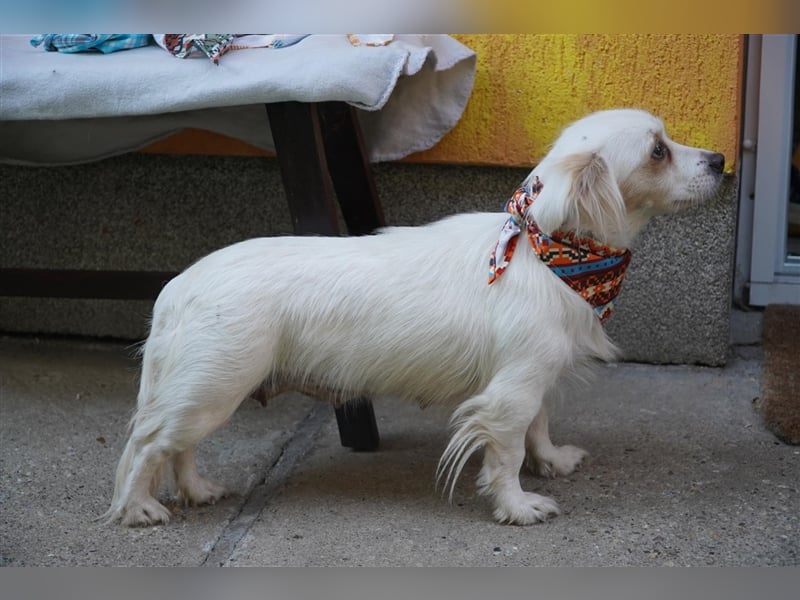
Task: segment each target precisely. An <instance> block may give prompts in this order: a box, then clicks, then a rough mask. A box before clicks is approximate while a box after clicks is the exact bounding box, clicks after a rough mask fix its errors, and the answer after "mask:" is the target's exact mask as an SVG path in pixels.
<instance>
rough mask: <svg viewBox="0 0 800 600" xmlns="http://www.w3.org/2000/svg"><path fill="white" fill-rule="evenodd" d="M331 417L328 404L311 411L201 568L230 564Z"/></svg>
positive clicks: (250, 494)
mask: <svg viewBox="0 0 800 600" xmlns="http://www.w3.org/2000/svg"><path fill="white" fill-rule="evenodd" d="M332 416H333V413H332V412H331V407H330V406H329V405H328V404H327V403H320V404H319V405H317V406H315V407H314V408H312V409H311V411H310V412H309V413H308V414H307V415H306V416H305V418H304V419H303V422H302V423H301V424H300V425H299V426H298V428H297V430H296V431H295V434H294V435H293V436H292V437H291V438H290V439H289V441H287V442H286V444H285V445H284V447H283V448H282V449H281V452H280V454H279V456H278V458H277V459H276V460H275V462H274V463H273V464H272V465H270V466H269V468H268V469H267V474H266V477H265V478H264V481H263V482H262V483H260V484H258V485H256V486H254V487H253V489H252V490H251V491H250V493H249V494H248V495H247V498H246V499H245V501H244V503H243V504H242V506H241V508H240V510H239V512H238V513H237V514H236V515H235V516H234V517H233V518H232V519H231V520H230V521H229V522H228V524H227V525H226V526H225V528H224V529H223V530H222V533H221V534H220V535H219V537H218V538H217V541H216V542H215V543H214V546H213V547H212V548H211V550H209V552H208V554H206V556H205V558H204V559H203V561H202V562H201V563H200V566H203V567H221V566H227V565H228V564H229V563H230V560H231V558H232V557H233V553H234V552H235V551H236V548H237V547H238V546H239V543H240V542H241V541H242V539H243V538H244V536H245V535H247V532H248V531H250V528H251V527H252V526H253V523H255V522H256V520H257V519H258V518H259V517H260V516H261V513H263V512H264V509H265V508H266V507H267V505H268V504H269V502H270V500H272V499H273V498H274V497H275V496H277V495H278V494H279V493H280V491H281V489H282V488H283V486H284V484H285V483H286V481H287V480H288V479H289V476H290V475H291V474H292V472H293V471H294V468H295V466H296V465H297V463H298V461H299V460H300V459H301V458H302V457H303V456H304V455H305V454H306V452H308V451H309V450H310V449H311V446H312V445H313V443H314V441H315V439H316V435H317V432H318V431H319V430H320V429H321V428H322V426H323V425H325V423H327V422H328V421H329V420H330V419H331V418H332Z"/></svg>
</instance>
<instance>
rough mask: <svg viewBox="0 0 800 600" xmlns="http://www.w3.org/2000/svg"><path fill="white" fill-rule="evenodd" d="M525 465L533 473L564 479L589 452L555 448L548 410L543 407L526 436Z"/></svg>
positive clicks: (571, 448) (569, 447)
mask: <svg viewBox="0 0 800 600" xmlns="http://www.w3.org/2000/svg"><path fill="white" fill-rule="evenodd" d="M525 448H526V454H525V465H526V466H527V467H528V469H530V470H531V471H532V472H533V473H535V474H537V475H541V476H543V477H558V476H561V477H564V476H566V475H569V474H570V473H572V472H573V471H574V470H575V469H577V468H578V467H579V466H580V465H581V463H582V462H583V460H584V459H585V458H586V457H587V456H588V452H586V450H583V449H581V448H578V447H576V446H554V445H553V442H552V441H550V433H549V429H548V421H547V409H546V408H545V407H544V406H542V409H541V410H540V411H539V414H537V415H536V418H534V419H533V421H532V422H531V424H530V427H528V431H527V433H526V434H525Z"/></svg>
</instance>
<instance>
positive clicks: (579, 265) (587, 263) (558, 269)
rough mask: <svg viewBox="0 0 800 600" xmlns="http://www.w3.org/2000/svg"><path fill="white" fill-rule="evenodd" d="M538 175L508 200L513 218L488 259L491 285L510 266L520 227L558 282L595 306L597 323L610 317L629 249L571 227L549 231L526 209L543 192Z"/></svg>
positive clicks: (507, 206) (625, 267) (509, 220)
mask: <svg viewBox="0 0 800 600" xmlns="http://www.w3.org/2000/svg"><path fill="white" fill-rule="evenodd" d="M542 187H543V184H542V182H541V181H540V180H539V178H538V177H534V178H533V181H531V182H529V183H528V184H527V185H526V186H524V187H521V188H520V189H518V190H517V191H516V192H514V195H513V196H511V199H510V200H509V201H508V203H507V204H506V212H508V213H509V214H510V215H511V216H510V217H509V218H508V220H507V221H506V223H505V225H503V229H502V231H501V232H500V239H499V240H498V241H497V245H496V246H495V248H494V250H493V251H492V254H491V257H490V259H489V284H491V283H492V282H494V281H495V280H496V279H497V278H498V277H500V275H502V274H503V271H505V270H506V268H507V267H508V263H509V261H511V257H512V256H513V254H514V250H515V249H516V247H517V241H518V239H519V233H520V231H521V230H522V228H523V227H524V228H525V229H526V230H527V232H528V239H529V240H530V242H531V246H532V247H533V250H534V252H536V255H537V256H538V257H539V259H540V260H541V261H542V262H543V263H544V264H546V265H547V266H548V267H550V270H552V271H553V273H555V274H556V275H557V276H558V277H560V278H561V280H562V281H563V282H564V283H566V284H567V285H568V286H569V287H571V288H572V289H573V290H575V291H576V292H577V293H578V294H580V296H581V297H582V298H583V299H584V300H586V301H587V302H588V303H589V304H591V305H592V307H593V308H594V310H595V313H597V316H598V317H599V319H600V321H601V322H604V321H606V320H607V319H608V318H609V317H610V316H611V310H612V309H613V308H614V299H615V298H616V297H617V294H619V289H620V287H621V286H622V280H623V278H624V277H625V269H627V267H628V263H629V262H630V261H631V253H630V251H628V250H626V249H625V248H621V249H619V248H612V247H610V246H606V245H604V244H601V243H599V242H597V241H595V240H593V239H591V238H588V237H578V236H577V235H575V232H574V231H554V232H553V233H551V234H550V235H547V234H546V233H544V232H543V231H541V230H540V229H539V226H538V225H537V224H536V222H535V221H534V220H533V218H532V217H530V216H529V217H527V218H526V216H525V213H526V211H527V209H528V207H530V206H531V205H532V204H533V203H534V201H535V200H536V198H538V196H539V194H540V193H541V191H542Z"/></svg>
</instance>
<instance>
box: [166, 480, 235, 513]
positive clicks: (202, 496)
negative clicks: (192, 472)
mask: <svg viewBox="0 0 800 600" xmlns="http://www.w3.org/2000/svg"><path fill="white" fill-rule="evenodd" d="M227 495H228V492H227V491H226V490H225V488H224V487H223V486H221V485H219V484H218V483H214V482H213V481H209V480H208V479H205V478H203V477H194V478H193V479H192V480H191V484H190V485H187V484H184V485H182V486H181V487H180V489H179V490H178V498H179V499H180V500H181V501H182V502H183V503H184V504H185V505H187V506H188V505H192V506H202V505H204V504H215V503H216V502H217V500H220V499H222V498H224V497H225V496H227Z"/></svg>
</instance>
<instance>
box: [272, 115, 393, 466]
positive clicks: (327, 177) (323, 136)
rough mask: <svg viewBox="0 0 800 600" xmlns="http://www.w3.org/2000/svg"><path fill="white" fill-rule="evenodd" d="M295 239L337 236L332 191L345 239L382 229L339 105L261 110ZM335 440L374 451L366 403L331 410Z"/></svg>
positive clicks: (354, 132) (363, 161) (351, 125)
mask: <svg viewBox="0 0 800 600" xmlns="http://www.w3.org/2000/svg"><path fill="white" fill-rule="evenodd" d="M266 106H267V114H268V116H269V121H270V128H271V130H272V139H273V141H274V143H275V150H276V153H277V156H278V164H279V165H280V169H281V177H282V179H283V185H284V188H285V190H286V197H287V200H288V203H289V211H290V214H291V216H292V223H293V225H294V230H295V233H297V234H299V235H309V234H322V235H335V234H337V233H338V229H339V228H338V226H337V222H338V219H337V216H336V214H337V213H336V204H335V196H334V189H335V191H336V196H338V200H339V206H340V207H341V209H342V217H343V218H344V220H345V223H346V224H347V228H348V231H349V233H351V234H356V235H357V234H362V233H369V232H370V231H372V230H374V229H375V228H376V227H378V226H380V225H382V224H383V214H382V212H381V210H380V203H379V202H378V195H377V192H376V189H375V185H374V182H373V179H372V171H371V168H370V165H369V161H368V159H367V157H366V153H365V152H364V146H363V142H362V140H361V138H360V131H359V129H358V127H357V123H356V121H355V115H354V113H353V112H352V109H351V108H350V107H349V106H347V105H345V104H344V103H322V104H307V103H300V102H280V103H274V104H267V105H266ZM336 421H337V424H338V426H339V438H340V440H341V443H342V445H343V446H345V447H348V448H353V449H354V450H374V449H376V448H377V447H378V444H379V442H380V436H379V434H378V426H377V423H376V421H375V413H374V410H373V407H372V402H371V401H370V400H369V399H366V398H358V399H353V400H350V401H348V402H346V403H345V404H344V405H343V406H341V407H339V408H337V409H336Z"/></svg>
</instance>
